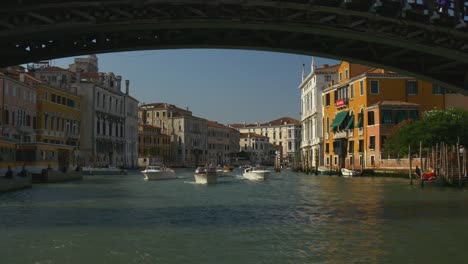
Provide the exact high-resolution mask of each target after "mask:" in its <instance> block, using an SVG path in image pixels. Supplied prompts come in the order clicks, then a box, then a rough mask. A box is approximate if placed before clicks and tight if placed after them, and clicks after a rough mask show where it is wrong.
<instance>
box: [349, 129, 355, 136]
mask: <svg viewBox="0 0 468 264" xmlns="http://www.w3.org/2000/svg"><path fill="white" fill-rule="evenodd" d="M348 137H354V129H349V130H348Z"/></svg>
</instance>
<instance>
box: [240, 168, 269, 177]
mask: <svg viewBox="0 0 468 264" xmlns="http://www.w3.org/2000/svg"><path fill="white" fill-rule="evenodd" d="M270 173H271V172H270V171H269V170H266V169H265V167H262V166H256V167H249V168H247V169H245V170H244V174H242V176H243V177H244V178H246V179H248V180H253V181H258V180H266V179H268V178H270Z"/></svg>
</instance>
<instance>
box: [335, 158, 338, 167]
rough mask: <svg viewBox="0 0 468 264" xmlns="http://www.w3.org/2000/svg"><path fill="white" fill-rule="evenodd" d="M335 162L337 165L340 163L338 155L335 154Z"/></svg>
mask: <svg viewBox="0 0 468 264" xmlns="http://www.w3.org/2000/svg"><path fill="white" fill-rule="evenodd" d="M334 163H335V165H338V157H337V156H335V158H334Z"/></svg>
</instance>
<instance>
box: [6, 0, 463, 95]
mask: <svg viewBox="0 0 468 264" xmlns="http://www.w3.org/2000/svg"><path fill="white" fill-rule="evenodd" d="M38 2H39V3H38ZM409 2H411V1H409ZM418 2H419V1H416V3H414V4H412V5H411V6H409V5H405V4H404V3H406V0H310V1H306V0H302V1H300V0H289V1H288V0H284V1H281V0H178V1H168V0H101V1H89V0H81V1H73V0H68V1H67V0H41V1H35V0H10V1H6V2H5V3H2V6H1V7H0V66H10V65H17V64H22V63H27V62H33V61H39V60H45V59H52V58H60V57H68V56H76V55H83V54H94V53H105V52H117V51H129V50H147V49H178V48H233V49H253V50H269V51H278V52H289V53H297V54H309V55H316V56H322V57H329V58H335V59H344V60H349V61H352V62H357V63H362V64H367V65H373V66H377V67H383V68H387V69H390V70H394V71H398V72H400V73H405V74H409V75H412V76H415V77H417V78H421V79H426V80H429V81H433V82H436V83H439V84H440V85H443V86H446V87H452V88H453V87H458V91H461V92H464V93H468V28H467V27H466V21H467V19H468V16H467V13H466V10H467V8H468V3H467V2H468V1H465V0H456V1H453V0H452V1H449V5H448V6H446V7H442V9H440V7H438V6H431V5H428V6H424V5H422V4H418ZM426 2H431V3H432V2H433V1H426ZM440 11H441V12H440Z"/></svg>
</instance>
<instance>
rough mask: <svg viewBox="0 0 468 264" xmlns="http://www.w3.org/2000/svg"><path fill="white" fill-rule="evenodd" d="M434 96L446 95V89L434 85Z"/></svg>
mask: <svg viewBox="0 0 468 264" xmlns="http://www.w3.org/2000/svg"><path fill="white" fill-rule="evenodd" d="M432 94H437V95H441V94H444V88H442V87H440V85H435V84H434V85H433V86H432Z"/></svg>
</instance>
